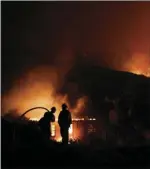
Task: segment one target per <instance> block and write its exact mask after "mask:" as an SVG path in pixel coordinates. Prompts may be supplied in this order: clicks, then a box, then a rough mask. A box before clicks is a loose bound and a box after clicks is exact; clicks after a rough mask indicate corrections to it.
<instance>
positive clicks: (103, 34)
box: [2, 2, 150, 91]
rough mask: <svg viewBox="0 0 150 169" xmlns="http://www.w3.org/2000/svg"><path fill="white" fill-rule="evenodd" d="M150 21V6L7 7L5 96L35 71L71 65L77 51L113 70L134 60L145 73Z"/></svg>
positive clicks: (24, 4)
mask: <svg viewBox="0 0 150 169" xmlns="http://www.w3.org/2000/svg"><path fill="white" fill-rule="evenodd" d="M149 18H150V3H149V2H32V3H31V2H2V91H4V90H7V89H8V88H11V85H12V82H13V81H14V79H17V78H18V77H20V76H21V75H22V74H23V73H24V72H26V71H27V70H29V69H30V68H33V67H37V66H39V65H56V66H58V67H66V66H67V65H68V64H72V62H73V61H72V58H74V55H75V53H76V52H77V51H80V52H83V53H86V54H87V55H88V56H89V57H91V56H92V57H93V59H94V60H95V62H97V63H99V64H100V65H102V66H108V67H111V68H113V69H119V70H122V69H125V68H126V67H124V64H125V63H126V62H127V63H128V62H129V61H130V59H132V58H133V62H135V64H137V65H138V64H139V63H140V64H141V63H142V64H141V65H142V67H144V68H145V67H147V64H148V62H149V51H150V19H149ZM137 57H140V59H141V58H144V59H142V61H139V62H138V63H137V61H135V60H140V59H137ZM135 58H136V59H135ZM130 67H132V66H130ZM144 68H143V69H144Z"/></svg>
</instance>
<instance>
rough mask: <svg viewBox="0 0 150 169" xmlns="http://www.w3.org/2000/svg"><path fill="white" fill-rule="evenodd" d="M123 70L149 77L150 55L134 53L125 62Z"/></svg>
mask: <svg viewBox="0 0 150 169" xmlns="http://www.w3.org/2000/svg"><path fill="white" fill-rule="evenodd" d="M123 67H124V68H123V69H124V70H125V71H129V72H132V73H135V74H137V75H144V76H147V77H150V56H149V55H148V54H140V53H135V54H133V55H132V57H131V58H130V59H129V60H128V61H126V62H125V64H124V66H123Z"/></svg>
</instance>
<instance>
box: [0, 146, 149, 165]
mask: <svg viewBox="0 0 150 169" xmlns="http://www.w3.org/2000/svg"><path fill="white" fill-rule="evenodd" d="M62 166H65V167H69V168H70V167H79V166H80V167H96V166H101V167H117V166H118V167H119V168H120V167H127V168H129V167H136V168H137V167H140V168H143V167H149V166H150V147H134V148H129V147H128V148H127V147H126V148H109V149H106V148H105V149H102V148H101V149H93V148H92V147H91V148H90V147H86V146H83V145H75V144H71V145H68V146H67V147H64V146H62V145H61V144H58V143H50V144H48V145H47V146H41V145H32V146H30V147H29V146H28V147H25V146H24V147H18V148H16V149H10V148H7V150H6V148H5V150H4V149H3V148H2V168H9V167H13V168H16V167H17V168H18V167H19V168H20V167H27V168H28V167H37V168H39V167H41V168H43V167H52V168H53V167H54V168H55V167H62Z"/></svg>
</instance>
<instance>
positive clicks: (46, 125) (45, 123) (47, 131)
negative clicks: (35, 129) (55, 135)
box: [39, 107, 56, 140]
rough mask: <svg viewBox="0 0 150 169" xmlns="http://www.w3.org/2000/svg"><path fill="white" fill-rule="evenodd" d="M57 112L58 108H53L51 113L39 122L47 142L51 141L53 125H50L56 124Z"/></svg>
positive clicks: (47, 113)
mask: <svg viewBox="0 0 150 169" xmlns="http://www.w3.org/2000/svg"><path fill="white" fill-rule="evenodd" d="M55 112H56V108H55V107H52V108H51V111H49V112H46V113H45V114H44V117H42V118H41V119H40V120H39V126H40V128H41V130H42V134H43V137H44V138H45V139H46V140H49V138H50V136H51V125H50V123H51V122H55V116H54V113H55Z"/></svg>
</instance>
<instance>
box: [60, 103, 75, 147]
mask: <svg viewBox="0 0 150 169" xmlns="http://www.w3.org/2000/svg"><path fill="white" fill-rule="evenodd" d="M71 123H72V119H71V113H70V112H69V110H68V107H67V105H66V104H62V111H61V112H60V114H59V116H58V124H59V126H60V133H61V137H62V143H63V144H65V145H66V144H68V140H69V127H70V125H71Z"/></svg>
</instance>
